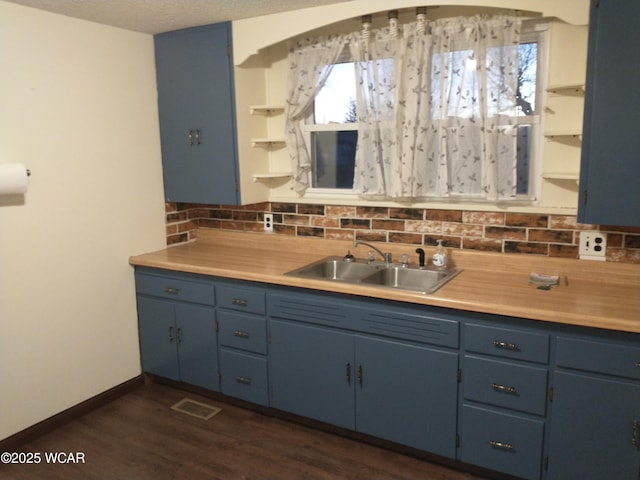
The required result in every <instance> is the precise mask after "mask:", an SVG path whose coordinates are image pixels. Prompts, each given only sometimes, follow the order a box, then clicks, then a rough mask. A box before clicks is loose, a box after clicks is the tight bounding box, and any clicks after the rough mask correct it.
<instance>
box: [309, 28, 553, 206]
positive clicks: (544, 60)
mask: <svg viewBox="0 0 640 480" xmlns="http://www.w3.org/2000/svg"><path fill="white" fill-rule="evenodd" d="M522 30H523V31H522V34H521V41H520V43H521V44H523V43H532V42H537V44H538V46H537V65H536V91H535V99H536V100H535V105H536V108H535V111H534V113H533V114H532V115H516V116H515V117H512V118H513V120H514V122H515V123H516V124H517V125H531V132H532V133H531V138H532V141H531V143H530V147H529V148H530V150H529V158H530V164H529V178H528V183H529V189H528V193H527V194H517V195H516V197H515V198H514V199H513V200H500V201H490V200H484V199H479V198H473V197H455V198H447V197H438V198H435V197H425V198H416V199H414V200H415V203H461V202H470V203H483V204H490V205H514V206H515V205H538V204H540V203H541V193H542V171H543V143H542V142H543V141H544V131H543V130H544V129H543V125H542V122H543V120H542V113H543V109H544V107H543V104H544V102H545V100H546V83H547V82H546V78H547V70H548V65H549V41H548V39H549V24H548V23H547V22H540V21H535V20H533V21H530V22H526V21H525V22H523V29H522ZM345 50H348V48H347V49H345ZM349 62H353V61H352V60H350V59H349V55H348V53H347V52H345V53H343V54H342V55H341V58H340V59H339V60H338V62H336V64H338V63H349ZM314 117H315V112H313V111H312V112H311V113H310V115H309V116H308V117H307V119H306V120H305V125H304V129H303V135H304V139H305V143H306V144H307V146H308V147H309V154H310V158H311V164H312V167H311V169H310V171H309V174H308V175H309V187H308V188H307V190H306V192H305V194H304V197H307V198H309V197H314V198H335V199H340V198H342V199H349V198H359V197H360V196H359V195H358V194H357V193H356V192H354V191H353V189H346V188H320V187H314V186H313V185H314V172H315V170H314V168H315V152H314V151H313V149H312V145H313V140H312V135H313V133H314V132H329V131H335V132H338V131H346V130H357V129H358V122H357V121H356V122H348V123H347V122H345V123H326V124H316V123H315V121H314Z"/></svg>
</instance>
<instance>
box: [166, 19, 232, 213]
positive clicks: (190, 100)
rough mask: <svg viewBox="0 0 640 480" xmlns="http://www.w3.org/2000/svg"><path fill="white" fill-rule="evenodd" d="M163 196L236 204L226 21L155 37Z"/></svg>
mask: <svg viewBox="0 0 640 480" xmlns="http://www.w3.org/2000/svg"><path fill="white" fill-rule="evenodd" d="M154 41H155V53H156V76H157V84H158V110H159V116H160V136H161V145H162V166H163V177H164V187H165V197H166V199H167V200H168V201H173V202H194V203H223V204H237V203H238V198H239V194H238V189H237V145H236V127H235V125H236V116H235V100H234V98H235V97H234V88H233V81H234V80H233V62H232V58H231V24H230V23H229V22H226V23H219V24H214V25H207V26H204V27H196V28H189V29H185V30H177V31H173V32H167V33H162V34H159V35H156V36H155V37H154Z"/></svg>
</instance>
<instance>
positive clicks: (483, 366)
mask: <svg viewBox="0 0 640 480" xmlns="http://www.w3.org/2000/svg"><path fill="white" fill-rule="evenodd" d="M547 376H548V374H547V370H546V369H544V368H539V367H532V366H529V365H517V364H514V363H507V362H503V361H499V360H488V359H485V358H479V357H473V356H470V355H465V357H464V367H463V371H462V381H463V385H464V398H465V399H467V400H473V401H476V402H482V403H487V404H490V405H496V406H499V407H505V408H510V409H513V410H519V411H521V412H528V413H534V414H536V415H544V414H545V411H546V405H547Z"/></svg>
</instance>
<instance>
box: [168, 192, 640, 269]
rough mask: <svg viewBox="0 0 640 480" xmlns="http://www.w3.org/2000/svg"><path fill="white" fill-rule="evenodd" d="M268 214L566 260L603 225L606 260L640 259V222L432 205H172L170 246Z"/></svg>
mask: <svg viewBox="0 0 640 480" xmlns="http://www.w3.org/2000/svg"><path fill="white" fill-rule="evenodd" d="M265 212H271V213H273V226H274V233H273V234H276V235H292V236H299V237H320V238H327V239H342V240H353V239H354V238H356V239H359V240H365V241H372V242H389V243H400V244H408V245H428V246H433V245H436V241H437V240H439V239H442V240H443V244H444V245H445V246H446V247H447V248H456V249H465V250H478V251H485V252H501V253H518V254H533V255H543V256H549V257H566V258H578V244H579V241H580V232H581V231H584V230H600V231H602V232H606V233H607V261H610V262H622V263H639V264H640V228H631V227H613V226H599V225H585V224H579V223H577V222H576V217H575V216H572V215H552V214H530V213H497V212H481V211H472V210H438V209H425V208H393V207H389V208H387V207H357V206H347V205H322V204H313V205H310V204H296V203H273V202H265V203H257V204H253V205H243V206H228V205H200V204H185V203H167V204H166V222H167V245H169V246H172V245H176V244H180V243H185V242H189V241H193V240H195V239H196V238H197V236H198V230H199V229H222V230H235V231H247V232H262V230H263V221H262V218H263V215H264V213H265ZM273 234H267V233H265V235H273Z"/></svg>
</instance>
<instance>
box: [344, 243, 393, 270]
mask: <svg viewBox="0 0 640 480" xmlns="http://www.w3.org/2000/svg"><path fill="white" fill-rule="evenodd" d="M358 245H366V246H367V247H370V248H373V250H375V251H376V252H378V255H380V256H381V257H382V259H383V260H384V263H386V264H387V265H389V264H390V263H391V253H390V252H387V253H384V252H383V251H382V250H380V249H379V248H376V247H374V246H373V245H371V244H370V243H367V242H363V241H360V240H354V241H353V246H354V247H357V246H358Z"/></svg>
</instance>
